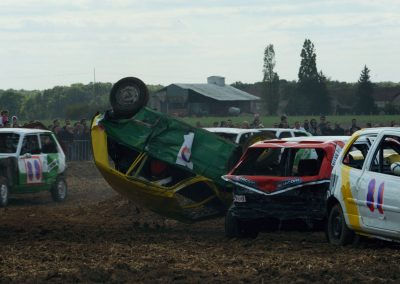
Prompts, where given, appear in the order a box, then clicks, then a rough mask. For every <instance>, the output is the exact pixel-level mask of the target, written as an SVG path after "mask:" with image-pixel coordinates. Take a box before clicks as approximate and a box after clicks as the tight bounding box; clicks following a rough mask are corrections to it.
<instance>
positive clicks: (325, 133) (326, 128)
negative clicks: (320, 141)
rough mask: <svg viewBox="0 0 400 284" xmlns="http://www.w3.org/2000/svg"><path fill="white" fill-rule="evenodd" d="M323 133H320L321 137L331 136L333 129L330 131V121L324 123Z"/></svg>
mask: <svg viewBox="0 0 400 284" xmlns="http://www.w3.org/2000/svg"><path fill="white" fill-rule="evenodd" d="M323 131H324V132H321V135H324V136H331V135H333V133H334V132H333V129H332V125H331V122H330V121H327V122H326V123H325V127H324V128H323Z"/></svg>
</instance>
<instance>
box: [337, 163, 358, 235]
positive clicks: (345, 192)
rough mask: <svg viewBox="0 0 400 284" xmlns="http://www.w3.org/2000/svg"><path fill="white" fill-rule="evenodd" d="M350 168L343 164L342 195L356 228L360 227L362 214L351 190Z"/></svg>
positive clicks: (347, 211) (353, 225)
mask: <svg viewBox="0 0 400 284" xmlns="http://www.w3.org/2000/svg"><path fill="white" fill-rule="evenodd" d="M350 170H351V168H350V167H348V166H342V187H341V190H342V197H343V201H344V206H345V209H346V213H347V216H348V218H349V223H350V226H351V227H352V228H353V229H355V230H359V229H360V215H359V213H358V207H357V204H356V203H355V202H354V197H353V193H352V192H351V184H350Z"/></svg>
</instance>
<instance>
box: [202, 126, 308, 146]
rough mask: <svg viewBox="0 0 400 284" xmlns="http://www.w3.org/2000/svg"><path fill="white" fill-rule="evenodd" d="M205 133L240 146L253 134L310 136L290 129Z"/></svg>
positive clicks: (225, 129) (210, 129) (220, 130)
mask: <svg viewBox="0 0 400 284" xmlns="http://www.w3.org/2000/svg"><path fill="white" fill-rule="evenodd" d="M204 129H205V130H207V131H210V132H213V133H215V134H217V135H219V136H221V137H224V138H226V139H228V140H230V141H232V142H233V143H236V144H242V143H244V142H246V141H247V139H248V138H249V137H251V136H252V135H254V134H255V133H270V134H271V136H274V137H276V138H278V139H281V138H287V137H303V136H305V137H307V136H311V134H310V133H308V132H307V131H303V130H297V129H290V128H254V129H243V128H229V127H209V128H204Z"/></svg>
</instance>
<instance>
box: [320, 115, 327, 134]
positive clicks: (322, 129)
mask: <svg viewBox="0 0 400 284" xmlns="http://www.w3.org/2000/svg"><path fill="white" fill-rule="evenodd" d="M325 121H326V117H325V115H321V117H320V118H319V124H318V129H319V133H320V134H321V135H325V134H324V133H325V132H326V131H325V128H326V123H325ZM328 132H329V131H328Z"/></svg>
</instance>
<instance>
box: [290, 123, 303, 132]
mask: <svg viewBox="0 0 400 284" xmlns="http://www.w3.org/2000/svg"><path fill="white" fill-rule="evenodd" d="M293 129H296V130H303V131H304V130H305V129H304V128H303V127H301V125H300V122H299V121H296V122H295V123H294V128H293Z"/></svg>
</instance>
